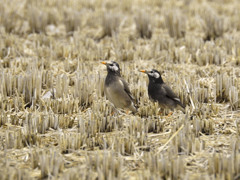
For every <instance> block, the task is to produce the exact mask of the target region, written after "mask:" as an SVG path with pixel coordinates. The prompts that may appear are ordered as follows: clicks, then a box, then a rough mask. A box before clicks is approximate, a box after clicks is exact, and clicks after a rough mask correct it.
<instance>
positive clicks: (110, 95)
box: [105, 87, 131, 108]
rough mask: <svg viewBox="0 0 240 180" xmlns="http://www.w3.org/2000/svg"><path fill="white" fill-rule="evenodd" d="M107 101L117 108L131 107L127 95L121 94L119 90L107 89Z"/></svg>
mask: <svg viewBox="0 0 240 180" xmlns="http://www.w3.org/2000/svg"><path fill="white" fill-rule="evenodd" d="M105 93H106V96H107V99H108V100H109V101H110V102H112V103H113V104H114V106H115V107H117V108H126V107H127V106H130V105H131V100H130V98H129V97H128V95H127V94H123V93H121V91H119V90H118V89H117V88H109V87H108V88H106V89H105Z"/></svg>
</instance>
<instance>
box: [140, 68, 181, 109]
mask: <svg viewBox="0 0 240 180" xmlns="http://www.w3.org/2000/svg"><path fill="white" fill-rule="evenodd" d="M140 72H143V73H146V74H147V75H148V78H149V84H148V96H149V98H150V100H152V101H155V102H158V103H159V105H160V107H162V108H169V109H171V110H173V109H175V108H176V109H179V110H181V111H182V112H184V113H185V106H184V105H183V104H182V103H181V101H180V99H179V98H178V97H177V96H176V94H175V93H174V92H173V91H172V89H171V88H170V87H169V86H168V85H167V84H165V83H164V82H163V79H162V76H161V74H160V72H159V71H157V70H155V69H152V70H151V71H146V70H140Z"/></svg>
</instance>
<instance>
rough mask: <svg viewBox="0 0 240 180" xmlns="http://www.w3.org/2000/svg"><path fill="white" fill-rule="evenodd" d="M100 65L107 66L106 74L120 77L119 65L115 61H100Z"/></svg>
mask: <svg viewBox="0 0 240 180" xmlns="http://www.w3.org/2000/svg"><path fill="white" fill-rule="evenodd" d="M101 63H102V64H104V65H106V66H107V71H108V73H114V74H117V75H120V67H119V64H118V63H117V62H115V61H108V62H107V61H102V62H101Z"/></svg>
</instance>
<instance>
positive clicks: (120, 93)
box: [101, 61, 137, 113]
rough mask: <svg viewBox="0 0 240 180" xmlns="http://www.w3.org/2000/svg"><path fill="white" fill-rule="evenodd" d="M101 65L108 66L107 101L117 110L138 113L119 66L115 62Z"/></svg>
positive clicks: (106, 81) (105, 84) (103, 62)
mask: <svg viewBox="0 0 240 180" xmlns="http://www.w3.org/2000/svg"><path fill="white" fill-rule="evenodd" d="M101 63H102V64H104V65H106V66H107V72H108V73H107V76H106V79H105V83H104V92H105V95H106V97H107V99H108V100H109V101H110V102H111V103H113V104H114V106H115V108H121V109H125V110H127V112H128V110H130V111H132V112H133V113H135V112H137V109H136V107H135V106H134V98H133V96H132V94H131V92H130V89H129V87H128V83H127V82H126V81H125V80H124V79H123V78H122V76H121V73H120V70H121V69H120V67H119V64H118V63H117V62H115V61H109V62H106V61H102V62H101Z"/></svg>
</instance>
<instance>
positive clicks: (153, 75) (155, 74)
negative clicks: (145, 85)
mask: <svg viewBox="0 0 240 180" xmlns="http://www.w3.org/2000/svg"><path fill="white" fill-rule="evenodd" d="M141 72H143V73H146V74H147V75H148V78H149V81H150V82H151V83H159V84H162V83H164V82H163V79H162V76H161V73H160V72H159V71H158V70H156V69H152V70H151V71H146V70H141Z"/></svg>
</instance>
